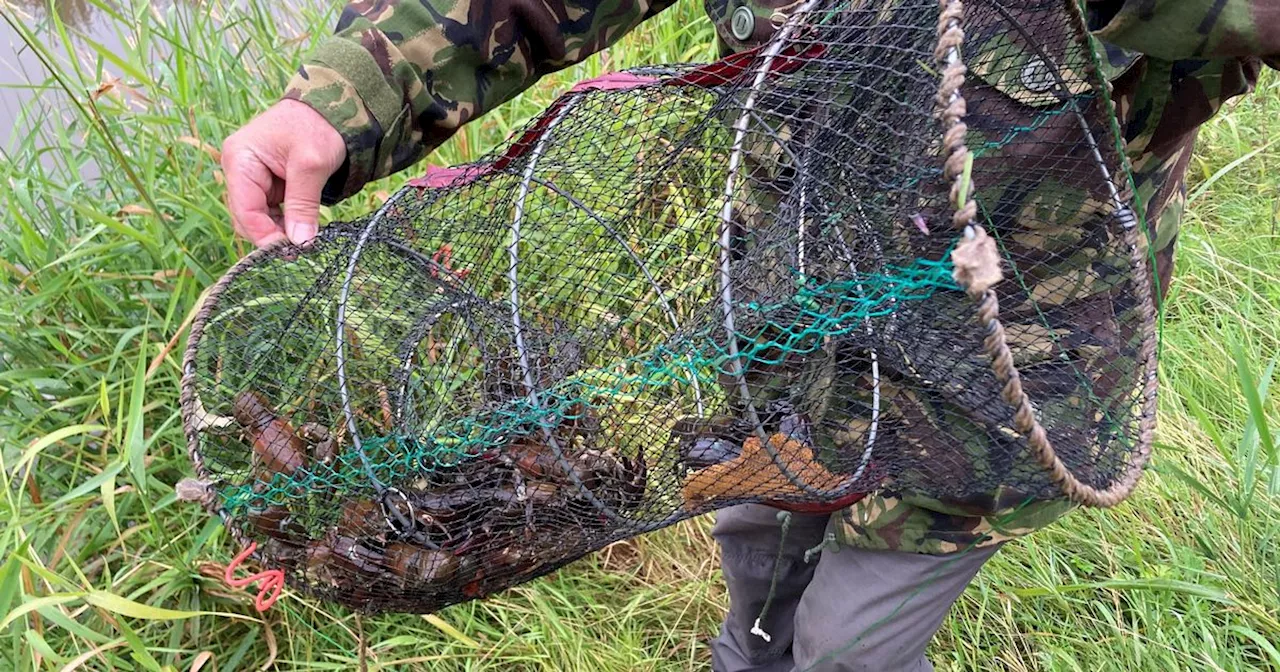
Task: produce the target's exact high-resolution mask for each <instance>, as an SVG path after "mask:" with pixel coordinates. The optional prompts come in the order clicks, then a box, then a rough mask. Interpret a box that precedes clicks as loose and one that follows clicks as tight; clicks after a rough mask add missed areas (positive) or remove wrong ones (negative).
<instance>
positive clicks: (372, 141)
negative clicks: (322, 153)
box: [284, 38, 402, 205]
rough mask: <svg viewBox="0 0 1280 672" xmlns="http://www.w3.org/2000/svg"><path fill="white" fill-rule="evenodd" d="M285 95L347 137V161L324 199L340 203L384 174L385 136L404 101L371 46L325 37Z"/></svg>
mask: <svg viewBox="0 0 1280 672" xmlns="http://www.w3.org/2000/svg"><path fill="white" fill-rule="evenodd" d="M284 97H285V98H290V99H293V100H298V101H300V102H302V103H305V104H307V105H308V106H310V107H311V108H312V109H314V110H315V111H316V112H319V113H320V115H321V116H323V117H324V118H325V119H326V120H328V122H329V123H330V124H332V125H333V127H334V128H335V129H337V130H338V132H339V133H341V134H342V138H343V141H344V142H345V143H346V146H347V158H346V161H345V162H344V163H343V165H342V167H341V168H339V169H338V171H337V172H335V173H334V174H333V176H332V177H330V178H329V181H328V183H326V184H325V187H324V191H323V193H322V196H321V201H322V202H323V203H325V204H326V205H331V204H333V203H337V202H338V201H341V200H343V199H345V198H347V197H349V196H352V195H354V194H355V193H357V192H359V191H360V189H362V188H363V187H364V185H365V184H367V183H368V182H369V181H371V180H374V179H377V178H378V177H381V176H382V171H380V170H379V167H380V166H381V165H383V164H384V163H386V162H385V161H383V160H381V159H380V157H379V153H380V151H381V149H382V145H383V142H382V140H383V138H384V137H385V135H386V132H387V130H388V129H389V128H390V127H391V125H392V124H394V123H395V121H396V119H397V118H398V117H399V115H400V113H401V107H402V105H401V102H400V101H401V97H400V96H399V94H397V93H395V91H394V90H393V89H392V88H391V86H390V85H389V84H388V82H387V79H386V76H385V75H384V74H383V73H382V71H381V70H380V69H379V68H378V65H377V62H376V61H375V60H374V59H373V56H371V55H370V54H369V52H367V51H365V50H364V49H363V48H361V47H360V46H359V45H358V44H356V43H354V42H351V41H349V40H345V39H341V38H330V39H329V40H326V41H325V42H324V43H322V44H321V45H320V48H319V49H318V50H317V52H316V54H315V56H313V57H312V58H311V59H309V60H308V61H307V63H306V64H305V65H303V66H302V67H301V68H300V69H299V70H298V73H297V74H296V75H294V77H293V79H292V80H291V81H290V82H289V85H288V88H287V90H286V93H285V96H284Z"/></svg>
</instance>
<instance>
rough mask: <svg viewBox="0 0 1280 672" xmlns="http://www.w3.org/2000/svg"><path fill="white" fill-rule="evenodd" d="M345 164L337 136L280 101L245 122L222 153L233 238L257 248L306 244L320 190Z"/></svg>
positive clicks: (314, 116)
mask: <svg viewBox="0 0 1280 672" xmlns="http://www.w3.org/2000/svg"><path fill="white" fill-rule="evenodd" d="M345 158H346V144H345V143H344V141H343V139H342V135H341V134H339V133H338V132H337V130H335V129H334V128H333V126H331V125H330V124H329V122H328V121H327V120H326V119H325V118H324V117H323V116H321V115H320V113H318V112H316V111H315V110H313V109H312V108H311V107H310V106H308V105H305V104H303V103H299V102H297V101H293V100H285V101H281V102H279V103H277V104H276V105H275V106H273V107H271V109H269V110H267V111H266V112H264V113H262V114H261V115H260V116H258V117H257V118H255V119H254V120H253V121H250V122H249V123H248V124H246V125H245V126H244V127H243V128H241V129H240V130H238V131H236V132H235V133H234V134H232V135H231V137H229V138H227V140H226V142H225V143H224V144H223V150H222V167H223V171H224V173H225V174H226V178H227V208H228V210H230V213H231V220H232V224H233V226H234V227H235V231H236V233H238V234H240V235H241V236H244V237H245V238H246V239H248V240H249V241H250V242H252V243H253V244H254V245H258V246H263V245H270V244H271V243H274V242H277V241H279V240H282V239H284V238H286V237H287V238H288V239H289V240H290V241H292V242H293V243H295V244H299V245H301V244H303V243H306V242H308V241H310V240H311V239H312V238H314V237H315V235H316V230H317V227H318V224H319V219H320V197H321V193H322V192H323V190H324V185H325V183H326V182H327V181H328V179H329V177H330V176H332V175H333V173H334V172H335V171H336V170H337V169H338V168H339V167H341V166H342V162H343V160H345Z"/></svg>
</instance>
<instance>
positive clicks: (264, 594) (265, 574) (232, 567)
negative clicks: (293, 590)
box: [222, 541, 284, 614]
mask: <svg viewBox="0 0 1280 672" xmlns="http://www.w3.org/2000/svg"><path fill="white" fill-rule="evenodd" d="M256 550H258V542H256V541H251V542H249V546H248V547H246V548H245V549H244V550H243V551H240V555H237V556H236V557H235V558H234V559H232V560H231V562H229V563H227V569H226V571H224V572H223V573H222V580H223V581H226V582H227V585H228V586H231V587H232V588H244V587H245V586H248V585H249V584H251V583H255V582H257V581H262V585H260V586H258V596H257V597H256V598H254V600H253V608H254V609H257V610H258V613H260V614H261V613H263V612H265V611H266V610H268V609H270V608H271V605H273V604H275V603H276V600H278V599H280V591H282V590H284V571H283V570H279V569H266V570H263V571H261V572H258V573H257V574H251V575H249V576H248V577H246V578H243V579H237V578H236V577H235V576H233V573H234V572H235V571H236V568H237V567H239V566H240V565H241V563H243V562H244V561H245V559H246V558H248V557H249V556H250V555H252V554H253V552H254V551H256Z"/></svg>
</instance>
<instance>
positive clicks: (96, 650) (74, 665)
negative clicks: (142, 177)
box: [60, 639, 125, 672]
mask: <svg viewBox="0 0 1280 672" xmlns="http://www.w3.org/2000/svg"><path fill="white" fill-rule="evenodd" d="M124 643H125V642H124V640H123V639H117V640H115V641H111V642H107V643H106V644H99V645H98V646H95V647H93V648H92V649H89V650H88V651H85V652H84V653H82V654H80V655H78V656H76V657H75V658H73V659H71V661H70V662H68V663H67V664H66V665H64V666H63V667H62V670H61V671H60V672H74V671H75V670H78V669H80V666H81V665H84V664H85V663H87V662H89V660H90V659H91V658H95V657H97V656H98V654H100V653H102V652H103V651H108V650H110V649H114V648H116V647H117V646H124Z"/></svg>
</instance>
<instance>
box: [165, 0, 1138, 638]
mask: <svg viewBox="0 0 1280 672" xmlns="http://www.w3.org/2000/svg"><path fill="white" fill-rule="evenodd" d="M1099 68H1100V64H1099V63H1098V62H1097V59H1096V57H1095V51H1094V49H1093V47H1092V45H1091V43H1090V41H1089V38H1088V35H1087V32H1086V30H1085V26H1084V23H1083V19H1082V17H1081V15H1080V13H1079V10H1078V8H1077V7H1075V6H1074V5H1073V4H1071V3H1069V2H1048V1H1045V2H1005V3H999V2H995V1H992V0H985V1H984V0H975V1H973V2H970V3H966V4H965V6H964V8H963V10H962V9H961V6H960V3H959V2H958V1H954V0H944V1H943V2H942V3H941V4H939V3H938V2H936V1H933V0H919V1H909V0H897V1H890V2H874V3H871V2H860V1H859V2H851V1H848V0H845V1H843V2H829V1H823V0H808V1H807V2H804V3H803V4H801V5H800V6H798V7H797V8H796V10H795V11H794V12H793V13H792V14H791V15H790V17H789V18H787V20H786V21H785V22H782V23H781V25H780V27H779V28H778V30H777V33H776V35H775V36H774V37H773V39H772V40H771V41H770V42H769V43H767V44H766V45H765V46H763V47H761V48H759V49H756V50H753V51H749V52H746V53H742V54H738V55H736V56H732V57H729V58H727V59H725V60H722V61H719V62H716V63H713V64H709V65H692V66H690V65H685V66H671V67H656V68H645V69H639V70H633V71H628V72H625V73H618V74H614V75H609V76H606V77H603V78H600V79H596V80H590V81H586V82H583V83H581V84H579V85H578V86H576V87H574V88H573V89H572V90H571V91H569V92H568V93H566V94H565V95H564V96H562V97H561V98H559V99H558V100H557V101H556V102H555V103H554V104H552V105H551V106H550V107H549V108H548V109H547V110H546V111H545V112H544V113H543V114H542V115H541V116H539V117H538V118H537V119H535V120H534V121H533V122H531V123H530V124H529V125H528V126H527V127H526V128H525V129H524V130H523V131H522V132H521V133H520V134H519V135H518V136H517V137H516V138H515V139H514V140H513V141H512V142H511V143H510V144H508V145H507V146H506V147H504V148H502V149H500V150H498V151H496V152H495V153H493V154H492V155H491V156H490V157H488V158H487V159H486V160H484V161H481V162H478V163H475V164H471V165H467V166H461V167H457V168H451V169H436V170H432V171H430V172H428V174H427V175H426V176H425V177H423V178H420V179H418V180H415V181H414V182H411V183H410V184H409V185H408V186H406V187H405V188H403V189H402V190H400V191H399V192H397V193H395V194H394V195H393V196H391V198H390V199H389V200H387V201H386V203H385V204H384V205H383V206H381V207H380V208H379V209H378V210H377V212H374V213H372V214H371V215H369V216H368V217H367V218H364V219H361V220H359V221H354V222H350V223H344V224H336V225H333V226H330V227H327V228H326V229H325V230H324V231H322V232H321V234H320V236H319V238H318V239H317V240H316V241H315V243H314V244H312V245H310V246H308V247H306V248H305V249H298V248H295V247H291V246H288V245H277V246H275V247H272V248H269V249H263V250H259V251H257V252H254V253H253V254H251V255H249V256H248V257H246V258H245V259H244V260H243V261H241V262H240V263H239V264H237V265H236V266H235V267H234V268H233V269H231V270H230V272H228V273H227V274H226V276H225V277H224V278H222V280H221V281H220V282H219V283H218V284H217V286H216V287H215V288H214V289H213V291H212V293H211V294H210V295H209V298H208V300H207V302H206V304H205V305H204V306H203V309H202V310H201V312H200V314H199V316H198V319H197V320H196V322H195V324H194V326H193V328H192V334H191V339H190V345H189V347H188V350H187V353H186V359H185V362H184V366H185V371H184V373H185V377H184V380H183V416H184V420H185V424H186V431H187V438H188V441H189V446H190V451H191V455H192V458H193V460H194V462H195V465H196V469H197V471H198V473H199V475H200V477H201V478H202V479H203V480H204V481H205V482H207V483H208V488H209V497H208V498H207V499H206V501H207V503H208V505H209V506H210V508H211V509H212V510H214V511H215V512H217V513H219V514H221V515H222V516H223V517H224V519H225V520H226V521H227V523H228V525H229V526H230V528H231V530H232V531H233V532H234V533H235V535H236V536H237V538H239V539H241V540H242V541H248V540H254V541H257V542H258V543H259V550H258V553H257V555H258V559H259V560H260V561H262V562H263V563H264V564H266V565H268V566H271V567H279V568H281V569H283V570H284V571H285V572H286V574H287V575H288V577H289V580H290V582H291V583H292V584H293V585H295V586H301V587H304V588H305V589H307V590H308V591H309V592H311V593H313V594H315V595H318V596H321V597H324V598H327V599H331V600H335V601H338V602H341V603H343V604H347V605H350V606H353V607H356V608H360V609H366V610H400V611H417V612H427V611H432V610H436V609H439V608H442V607H444V606H448V605H451V604H455V603H458V602H462V601H466V600H469V599H473V598H477V597H481V596H485V595H488V594H492V593H493V592H495V591H498V590H502V589H505V588H508V587H511V586H513V585H517V584H520V583H523V582H526V581H529V580H531V579H533V578H534V577H537V576H540V575H543V574H546V573H548V572H550V571H552V570H555V569H556V568H558V567H560V566H562V565H564V564H566V563H568V562H571V561H573V560H575V559H578V558H580V557H582V556H584V555H585V554H588V553H590V552H592V551H594V550H597V549H600V548H602V547H604V546H605V545H607V544H609V543H611V542H614V541H618V540H621V539H626V538H629V537H633V536H636V535H638V534H641V533H644V532H648V531H652V530H656V529H659V528H662V527H665V526H668V525H671V524H673V523H675V522H677V521H679V520H682V519H685V518H689V517H691V516H695V515H698V514H701V513H706V512H709V511H712V510H715V509H719V508H722V507H726V506H730V505H733V504H738V503H744V502H766V503H771V504H773V505H775V506H778V507H780V508H791V509H795V510H806V511H830V510H836V509H838V508H840V507H843V506H847V505H849V503H851V502H853V501H855V500H856V499H858V498H859V497H861V496H862V495H864V494H866V493H889V494H893V495H902V494H913V495H923V496H926V497H929V498H931V499H934V500H937V501H939V502H940V503H942V504H944V505H947V506H950V507H956V508H959V509H961V510H966V511H974V512H984V511H990V510H998V509H1002V508H1007V507H1012V506H1017V505H1019V504H1020V503H1022V502H1025V501H1029V500H1037V499H1052V498H1062V497H1066V498H1071V499H1073V500H1076V501H1078V502H1080V503H1084V504H1092V505H1110V504H1114V503H1115V502H1117V501H1119V500H1120V499H1122V498H1123V497H1124V496H1126V495H1127V493H1128V492H1129V491H1130V490H1131V489H1132V487H1133V485H1134V482H1135V481H1136V480H1137V477H1138V474H1139V473H1140V471H1141V469H1142V466H1143V463H1144V462H1145V460H1146V457H1147V454H1148V450H1149V446H1150V433H1151V430H1152V422H1153V415H1152V406H1153V402H1154V397H1155V376H1154V365H1155V356H1154V344H1155V337H1154V331H1153V317H1152V316H1153V307H1152V298H1151V294H1152V290H1151V286H1150V280H1149V272H1148V262H1147V258H1146V256H1145V255H1146V249H1147V244H1146V239H1145V237H1144V229H1143V224H1142V222H1141V218H1140V217H1137V216H1135V214H1134V211H1133V209H1132V208H1131V205H1130V204H1131V198H1132V190H1131V185H1130V181H1129V172H1128V170H1127V168H1126V165H1125V162H1124V159H1123V157H1122V155H1121V153H1120V152H1119V151H1118V145H1117V140H1118V133H1117V125H1116V121H1115V116H1114V113H1113V111H1112V109H1111V103H1110V99H1109V96H1108V93H1107V92H1108V89H1107V86H1106V83H1105V81H1104V80H1103V78H1102V77H1101V75H1100V74H1099V72H1100V69H1099Z"/></svg>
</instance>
